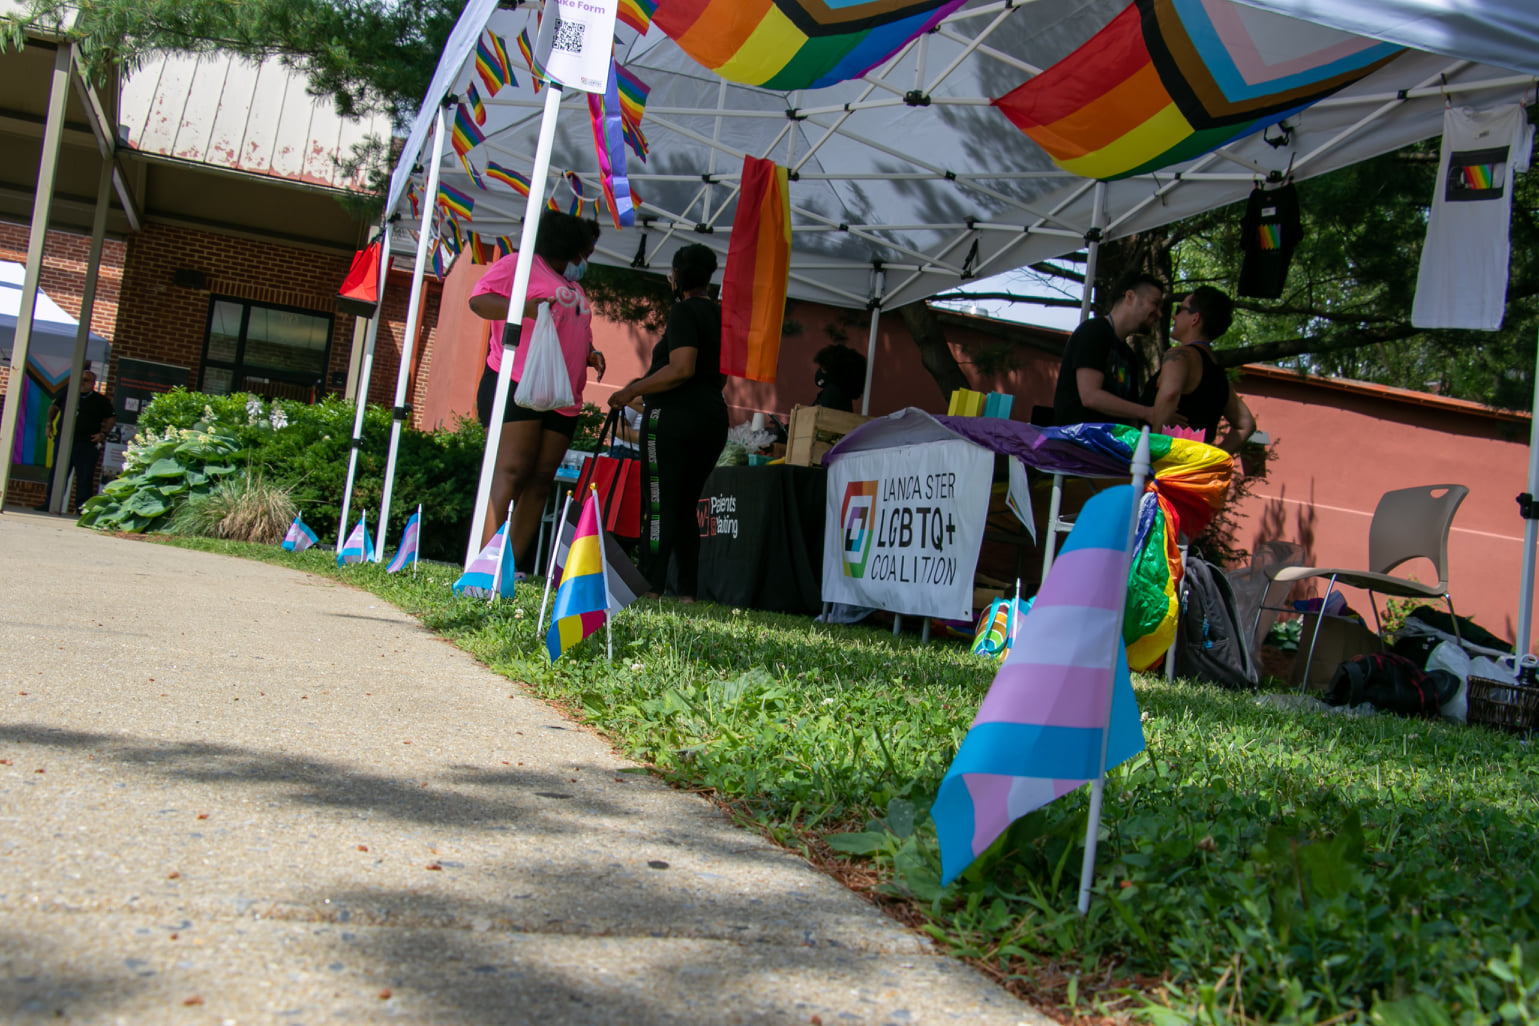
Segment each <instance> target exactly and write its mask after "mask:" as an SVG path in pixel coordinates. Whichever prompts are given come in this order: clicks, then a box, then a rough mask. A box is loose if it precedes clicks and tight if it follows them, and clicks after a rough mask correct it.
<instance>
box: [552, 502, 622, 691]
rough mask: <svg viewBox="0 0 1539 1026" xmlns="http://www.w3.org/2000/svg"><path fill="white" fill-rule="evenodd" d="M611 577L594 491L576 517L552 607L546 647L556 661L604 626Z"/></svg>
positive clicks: (553, 660)
mask: <svg viewBox="0 0 1539 1026" xmlns="http://www.w3.org/2000/svg"><path fill="white" fill-rule="evenodd" d="M609 605H610V601H609V578H608V575H607V574H606V573H605V570H604V530H603V528H602V527H600V526H599V514H598V498H597V497H596V496H594V495H593V494H592V493H591V492H590V493H589V494H588V498H587V500H586V501H585V502H584V503H583V506H582V514H581V515H580V516H579V517H578V518H577V529H576V531H574V532H573V534H572V545H571V548H570V549H568V550H567V554H566V563H565V565H564V566H563V568H562V573H561V587H560V588H558V589H557V590H556V604H555V606H554V607H553V608H552V609H551V614H550V630H549V631H547V632H546V634H545V648H546V650H547V651H548V652H549V653H550V661H551V662H555V661H556V660H557V659H560V658H561V657H562V656H563V655H565V654H566V653H567V652H569V651H571V649H572V647H573V646H574V645H576V644H577V643H578V642H579V641H581V640H582V639H584V638H586V637H587V636H588V635H590V634H592V633H593V632H594V631H596V630H598V629H599V628H600V627H602V626H604V619H605V617H606V616H607V615H608V614H607V613H606V612H605V611H606V610H607V609H608V608H609Z"/></svg>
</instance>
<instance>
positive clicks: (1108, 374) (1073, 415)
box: [1053, 317, 1143, 427]
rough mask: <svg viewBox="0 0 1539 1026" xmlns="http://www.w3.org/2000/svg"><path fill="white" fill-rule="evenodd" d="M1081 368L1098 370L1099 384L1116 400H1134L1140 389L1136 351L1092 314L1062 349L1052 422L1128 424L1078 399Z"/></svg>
mask: <svg viewBox="0 0 1539 1026" xmlns="http://www.w3.org/2000/svg"><path fill="white" fill-rule="evenodd" d="M1081 367H1088V368H1091V369H1094V370H1098V371H1100V372H1101V387H1102V388H1104V389H1105V390H1106V391H1108V392H1110V393H1111V394H1112V395H1114V396H1116V397H1117V398H1119V399H1126V400H1128V401H1129V402H1137V401H1138V395H1139V393H1140V392H1141V391H1142V390H1143V372H1142V369H1141V368H1140V366H1139V362H1138V354H1137V353H1135V352H1133V348H1132V347H1131V346H1129V345H1128V344H1127V343H1126V342H1124V341H1122V340H1121V339H1120V338H1118V337H1117V332H1116V329H1115V328H1113V327H1112V324H1111V321H1109V320H1108V319H1106V318H1105V317H1096V318H1093V319H1092V320H1088V321H1086V322H1085V323H1084V324H1081V325H1080V326H1079V327H1077V328H1075V329H1074V334H1072V335H1070V336H1069V344H1068V346H1067V347H1066V348H1065V349H1064V351H1063V363H1062V364H1060V365H1059V368H1058V386H1057V388H1056V389H1054V391H1053V423H1054V424H1055V425H1056V426H1058V427H1067V426H1068V425H1070V424H1086V423H1090V424H1124V423H1132V422H1131V421H1128V420H1126V419H1123V418H1118V417H1112V416H1109V415H1108V414H1105V413H1099V412H1097V411H1096V410H1092V409H1089V408H1088V407H1086V406H1085V405H1084V404H1082V403H1081V402H1080V401H1079V374H1078V371H1079V369H1080V368H1081Z"/></svg>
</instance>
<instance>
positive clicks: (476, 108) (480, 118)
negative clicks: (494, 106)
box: [465, 82, 486, 125]
mask: <svg viewBox="0 0 1539 1026" xmlns="http://www.w3.org/2000/svg"><path fill="white" fill-rule="evenodd" d="M465 99H466V100H467V101H468V102H469V103H470V113H471V116H472V117H474V118H475V119H476V124H477V125H484V124H486V104H484V103H482V102H481V94H480V93H478V92H476V84H475V83H474V82H472V83H470V84H469V85H467V86H466V87H465Z"/></svg>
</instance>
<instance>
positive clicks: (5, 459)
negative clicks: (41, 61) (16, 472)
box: [0, 46, 87, 506]
mask: <svg viewBox="0 0 1539 1026" xmlns="http://www.w3.org/2000/svg"><path fill="white" fill-rule="evenodd" d="M72 49H73V48H72V47H71V46H60V47H59V48H58V49H56V50H54V53H53V81H52V84H51V85H50V86H49V88H48V113H47V116H46V119H45V120H44V122H43V152H42V156H41V157H40V158H39V159H38V162H37V188H36V189H35V190H33V193H32V222H31V228H30V230H29V232H28V234H27V269H26V272H25V273H24V275H23V277H22V284H21V306H20V308H19V309H17V311H16V336H15V339H14V340H13V341H12V343H11V373H10V376H9V378H8V379H7V380H6V383H5V411H4V413H0V506H3V505H4V503H5V492H6V488H7V487H8V486H9V484H10V481H11V449H12V447H13V446H14V444H15V440H16V420H17V416H18V415H19V414H20V413H21V389H22V384H23V383H24V382H25V381H26V380H27V344H28V342H30V341H31V339H32V310H33V307H35V306H36V305H37V283H38V279H39V278H40V277H41V276H42V273H43V242H44V240H46V239H47V237H48V215H49V212H50V211H51V209H52V206H53V179H54V172H55V171H56V170H58V167H59V144H60V143H61V142H62V141H63V139H64V105H65V102H66V101H67V100H68V99H69V69H70V54H71V52H72ZM64 455H66V456H67V455H68V454H67V453H66V454H64ZM86 487H87V486H86V485H82V486H81V491H82V493H83V492H84V491H85V488H86Z"/></svg>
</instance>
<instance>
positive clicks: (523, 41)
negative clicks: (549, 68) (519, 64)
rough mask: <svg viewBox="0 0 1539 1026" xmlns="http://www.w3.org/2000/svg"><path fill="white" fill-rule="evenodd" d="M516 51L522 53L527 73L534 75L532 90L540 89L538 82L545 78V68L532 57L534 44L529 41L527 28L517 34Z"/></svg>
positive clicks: (537, 90)
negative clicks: (527, 66)
mask: <svg viewBox="0 0 1539 1026" xmlns="http://www.w3.org/2000/svg"><path fill="white" fill-rule="evenodd" d="M518 52H519V53H521V54H523V56H524V63H525V64H527V65H529V74H531V75H533V76H534V91H535V92H537V93H538V92H539V91H540V82H541V80H542V79H544V78H545V68H544V67H542V66H541V64H540V62H539V61H537V60H535V59H534V45H533V44H532V43H530V42H529V30H528V29H523V30H521V31H520V32H519V34H518Z"/></svg>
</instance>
